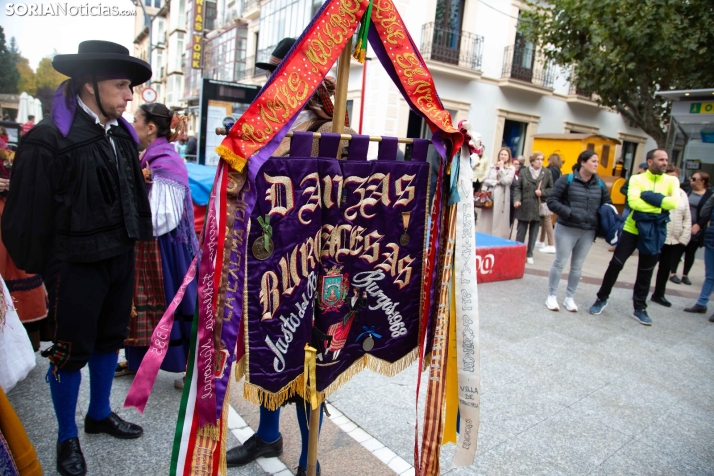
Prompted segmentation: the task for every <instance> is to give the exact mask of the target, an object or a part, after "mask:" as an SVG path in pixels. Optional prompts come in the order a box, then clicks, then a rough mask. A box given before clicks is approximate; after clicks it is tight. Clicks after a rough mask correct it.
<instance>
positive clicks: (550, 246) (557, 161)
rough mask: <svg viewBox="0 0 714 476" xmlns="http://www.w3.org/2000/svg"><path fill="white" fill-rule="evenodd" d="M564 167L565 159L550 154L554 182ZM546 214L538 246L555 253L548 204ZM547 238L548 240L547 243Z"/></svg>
mask: <svg viewBox="0 0 714 476" xmlns="http://www.w3.org/2000/svg"><path fill="white" fill-rule="evenodd" d="M561 167H563V159H562V158H561V157H560V155H558V154H550V155H549V156H548V167H547V168H548V170H549V171H550V176H551V177H552V179H553V184H554V185H555V182H557V181H558V179H559V178H560V177H561V176H562V175H563V173H562V172H561V171H560V169H561ZM545 208H546V210H545V215H541V217H540V238H539V239H538V241H536V248H540V250H539V251H540V252H541V253H551V254H552V253H555V238H553V212H552V211H550V209H549V208H548V207H547V205H546V207H545ZM546 239H547V240H548V241H547V243H546Z"/></svg>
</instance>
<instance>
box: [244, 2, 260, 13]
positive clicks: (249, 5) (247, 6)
mask: <svg viewBox="0 0 714 476" xmlns="http://www.w3.org/2000/svg"><path fill="white" fill-rule="evenodd" d="M258 5H260V0H243V12H246V11H248V10H250V9H252V8H254V7H256V6H258Z"/></svg>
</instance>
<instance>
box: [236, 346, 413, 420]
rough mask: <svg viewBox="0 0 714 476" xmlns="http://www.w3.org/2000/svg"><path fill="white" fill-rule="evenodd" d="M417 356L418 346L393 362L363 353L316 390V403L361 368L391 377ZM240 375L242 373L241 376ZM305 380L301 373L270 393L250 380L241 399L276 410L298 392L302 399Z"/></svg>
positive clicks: (407, 366)
mask: <svg viewBox="0 0 714 476" xmlns="http://www.w3.org/2000/svg"><path fill="white" fill-rule="evenodd" d="M418 356H419V347H415V348H414V349H412V350H411V351H409V353H408V354H406V355H405V356H404V357H402V358H401V359H399V360H397V361H396V362H387V361H386V360H382V359H379V358H377V357H374V356H372V355H369V354H365V355H364V356H362V357H361V358H360V359H358V360H356V361H355V363H354V364H352V365H350V367H349V368H348V369H347V370H345V371H344V372H342V373H341V374H340V375H339V376H338V377H337V378H336V379H335V380H334V381H333V382H332V383H331V384H330V385H329V386H327V388H325V389H324V390H322V391H319V392H317V402H318V404H319V403H322V402H324V401H325V399H326V398H327V397H329V396H330V395H331V394H332V393H333V392H335V391H336V390H337V389H339V388H340V387H342V386H343V385H344V384H346V383H347V382H349V381H350V380H351V379H352V377H354V376H355V375H357V374H358V373H360V372H362V371H363V370H365V369H367V370H371V371H372V372H376V373H378V374H380V375H384V376H385V377H394V376H395V375H397V374H399V373H401V372H402V371H404V370H406V369H407V368H409V366H411V365H412V364H413V363H414V361H415V360H416V359H417V357H418ZM242 362H243V359H241V361H240V362H239V363H238V364H236V377H238V367H239V366H240V364H241V363H242ZM241 378H242V375H241ZM304 382H305V377H304V374H300V376H299V377H297V378H296V379H295V380H293V381H292V382H290V383H289V384H287V385H286V386H284V387H283V388H281V389H280V390H279V391H278V392H269V391H268V390H265V389H264V388H262V387H259V386H257V385H253V384H252V383H250V382H245V383H244V384H243V398H244V399H245V400H247V401H249V402H252V403H255V404H256V405H262V406H264V407H265V408H267V409H268V410H277V409H278V408H280V407H281V406H282V405H283V404H284V403H285V402H286V401H287V400H289V399H290V398H291V397H293V396H295V395H298V396H300V397H302V398H304V397H305V395H303V386H304Z"/></svg>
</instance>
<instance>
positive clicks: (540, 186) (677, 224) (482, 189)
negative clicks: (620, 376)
mask: <svg viewBox="0 0 714 476" xmlns="http://www.w3.org/2000/svg"><path fill="white" fill-rule="evenodd" d="M523 162H524V161H521V160H520V158H519V159H514V158H512V157H511V152H510V149H509V148H507V147H504V148H502V149H500V150H499V151H498V154H497V156H496V159H495V161H494V162H493V163H492V164H490V165H489V166H488V167H487V168H479V167H476V166H475V167H474V182H475V184H476V186H477V187H479V188H478V189H477V195H478V197H479V200H480V201H481V202H480V203H479V204H478V206H479V208H480V213H479V216H478V218H477V230H478V231H479V232H481V233H486V234H489V235H493V236H498V237H501V238H506V239H509V238H510V237H511V236H512V233H513V224H514V222H515V221H516V220H517V226H516V237H515V238H516V241H518V242H521V243H524V244H526V262H527V263H528V264H533V263H534V261H533V251H534V249H536V248H540V251H541V252H544V253H555V260H554V262H553V265H552V267H551V269H550V273H549V280H548V281H549V283H548V296H547V299H546V303H545V305H546V307H547V308H548V309H550V310H553V311H558V310H560V305H559V304H558V298H557V290H558V283H559V281H560V279H561V274H562V271H563V268H564V267H565V265H566V263H567V262H568V260H569V259H570V270H569V272H568V278H567V281H568V284H567V288H566V293H565V299H564V301H563V306H564V307H565V309H566V310H568V311H572V312H577V310H578V306H577V304H576V303H575V300H574V297H575V292H576V290H577V286H578V283H579V282H580V276H581V274H582V267H583V263H584V262H585V259H586V258H587V255H588V252H589V251H590V248H591V246H592V244H593V242H594V241H595V239H596V237H598V236H602V237H604V236H605V234H606V232H607V230H604V229H603V225H602V223H601V221H602V217H601V214H602V213H606V212H603V207H607V206H609V207H611V208H614V207H612V200H611V199H610V192H609V190H608V188H607V186H606V185H605V184H604V182H603V181H602V180H601V179H600V178H599V177H598V175H597V170H598V166H599V157H598V156H597V154H596V153H595V152H594V151H590V150H586V151H584V152H582V153H581V154H580V155H579V157H578V158H577V161H576V164H575V166H574V167H573V171H572V173H566V174H563V172H562V170H561V169H562V166H563V160H562V158H561V157H560V156H559V155H557V154H553V155H551V156H550V157H548V166H547V167H544V166H543V162H544V154H543V153H542V152H538V151H536V152H533V153H532V154H531V156H530V157H529V159H528V161H527V163H523ZM479 170H481V172H480V173H479ZM680 175H681V170H680V169H679V168H678V167H676V166H675V165H674V164H670V163H669V157H668V155H667V152H666V151H664V150H662V149H655V150H651V151H649V152H648V153H647V160H646V162H644V163H642V164H640V165H639V167H638V171H637V173H636V174H633V175H631V176H630V177H629V178H628V179H627V181H626V182H625V184H624V185H623V186H622V188H621V192H622V193H623V194H624V195H625V197H626V200H625V204H624V207H623V211H622V218H621V219H620V221H621V222H622V225H621V226H620V227H619V229H618V231H617V233H616V235H615V236H617V239H618V241H617V243H616V244H615V243H613V246H612V248H611V249H610V251H612V252H613V257H612V259H611V261H610V263H609V265H608V268H607V271H606V272H605V275H604V276H603V280H602V286H601V288H600V290H599V291H598V293H597V298H596V300H595V302H594V304H593V305H592V306H590V308H589V311H590V313H592V314H595V315H598V314H601V313H602V312H603V310H604V309H605V307H607V303H608V298H609V296H610V293H611V291H612V288H613V286H614V285H615V283H616V281H617V278H618V276H619V273H620V271H621V270H622V269H623V267H624V265H625V262H626V261H627V259H628V258H629V257H630V256H631V255H632V254H633V253H634V251H635V250H638V251H639V258H638V265H637V277H636V282H635V288H634V291H633V307H634V310H633V314H632V317H633V318H634V319H635V320H637V321H638V322H640V323H641V324H643V325H651V324H652V320H651V319H650V317H649V315H648V313H647V295H648V293H649V289H650V284H651V281H652V276H653V274H654V269H655V267H658V270H657V274H656V279H655V289H654V292H653V293H652V295H651V297H650V301H652V302H655V303H657V304H660V305H662V306H665V307H671V306H672V303H671V302H669V301H668V300H667V298H666V296H665V292H666V288H667V283H668V282H671V283H675V284H685V285H691V281H690V279H689V277H688V274H689V272H690V271H691V268H692V266H693V264H694V260H695V254H696V252H697V250H698V249H699V248H701V247H704V248H705V253H704V257H705V272H706V281H705V283H704V286H703V288H702V291H701V295H700V297H699V299H698V301H697V302H696V304H694V305H693V306H691V307H688V308H685V309H684V310H685V311H687V312H694V313H706V312H707V304H708V301H709V296H710V295H711V293H712V292H714V229H713V228H714V227H711V228H710V227H709V226H708V225H709V223H710V221H711V220H712V219H714V216H712V206H714V199H713V198H712V190H711V189H710V183H709V180H710V178H709V174H707V173H706V172H696V173H694V174H692V176H691V177H690V178H688V179H686V180H684V181H682V182H681V184H680V179H679V177H680ZM680 185H681V187H680ZM685 188H686V190H685ZM509 189H510V194H509ZM484 193H486V194H487V196H488V199H490V200H491V202H492V203H490V204H488V206H487V207H484V206H483V200H484V199H483V194H484ZM509 209H511V211H510V212H509ZM554 217H555V218H556V220H555V223H556V226H555V228H553V218H554ZM539 229H540V237H539V239H538V238H536V237H537V236H538V232H539ZM707 230H708V231H707ZM526 236H527V237H528V238H527V239H526ZM707 237H709V241H707ZM682 257H684V267H683V268H684V269H683V272H682V277H681V278H679V277H678V276H677V269H678V267H679V264H680V261H682ZM710 321H711V322H714V315H712V316H711V318H710Z"/></svg>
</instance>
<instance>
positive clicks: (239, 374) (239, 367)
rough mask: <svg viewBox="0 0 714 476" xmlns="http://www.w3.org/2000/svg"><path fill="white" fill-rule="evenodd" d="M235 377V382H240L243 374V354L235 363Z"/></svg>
mask: <svg viewBox="0 0 714 476" xmlns="http://www.w3.org/2000/svg"><path fill="white" fill-rule="evenodd" d="M234 373H235V377H236V382H240V379H242V378H243V377H244V376H245V355H243V357H241V358H240V360H239V361H238V362H236V364H235V371H234Z"/></svg>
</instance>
